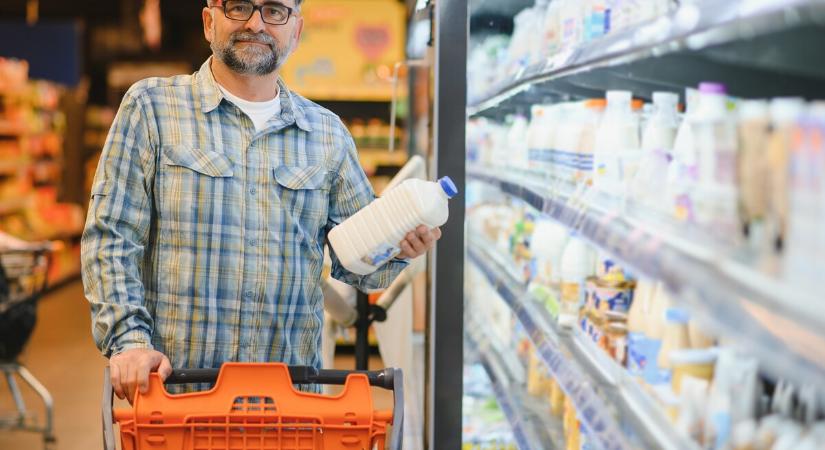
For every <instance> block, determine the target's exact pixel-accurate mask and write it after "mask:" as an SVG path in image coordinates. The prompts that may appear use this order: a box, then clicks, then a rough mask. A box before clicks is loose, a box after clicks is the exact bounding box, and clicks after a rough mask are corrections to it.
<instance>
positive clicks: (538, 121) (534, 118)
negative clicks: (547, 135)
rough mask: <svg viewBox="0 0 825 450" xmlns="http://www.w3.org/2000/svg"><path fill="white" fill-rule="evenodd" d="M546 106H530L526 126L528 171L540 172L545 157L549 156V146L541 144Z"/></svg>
mask: <svg viewBox="0 0 825 450" xmlns="http://www.w3.org/2000/svg"><path fill="white" fill-rule="evenodd" d="M546 114H547V108H546V107H545V106H544V105H533V106H532V107H531V108H530V126H529V127H528V128H527V168H528V170H529V171H530V172H533V173H540V169H541V168H542V167H543V166H544V160H545V158H549V155H550V148H544V147H543V146H542V145H541V141H542V139H541V134H542V133H543V132H544V125H545V122H546V120H545V117H546Z"/></svg>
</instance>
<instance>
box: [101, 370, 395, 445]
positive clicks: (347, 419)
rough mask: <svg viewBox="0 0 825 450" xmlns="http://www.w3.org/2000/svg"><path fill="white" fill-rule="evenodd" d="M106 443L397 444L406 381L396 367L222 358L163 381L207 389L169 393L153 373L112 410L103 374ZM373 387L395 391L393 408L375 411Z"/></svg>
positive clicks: (106, 372) (110, 396) (106, 373)
mask: <svg viewBox="0 0 825 450" xmlns="http://www.w3.org/2000/svg"><path fill="white" fill-rule="evenodd" d="M103 378H104V388H103V408H102V411H103V448H104V450H115V434H114V427H113V423H114V422H117V423H118V425H119V426H120V438H121V446H122V449H123V450H218V449H226V450H229V449H231V450H315V449H325V450H339V449H341V450H344V449H346V450H372V449H379V450H383V449H384V448H385V443H386V437H387V428H388V426H389V425H390V424H392V433H391V437H390V446H389V448H391V449H392V450H400V449H401V441H402V436H403V415H404V414H403V411H404V389H403V386H404V380H403V377H402V373H401V371H400V370H398V369H384V370H382V371H371V372H370V371H344V370H316V369H314V368H312V367H305V366H287V365H285V364H281V363H226V364H224V365H223V367H222V368H221V369H179V370H174V371H173V372H172V375H170V376H169V377H168V378H167V379H166V381H165V383H166V384H182V383H215V384H214V387H213V388H212V389H210V390H208V391H203V392H191V393H186V394H177V395H171V394H169V393H167V392H166V389H165V388H164V387H163V382H162V381H161V380H160V376H159V375H158V374H157V373H152V374H150V377H149V389H148V391H147V392H146V394H140V393H137V394H136V395H135V400H134V402H133V406H132V407H131V408H128V409H117V410H114V411H113V410H112V384H111V381H110V379H109V368H108V367H107V368H106V369H105V372H104V376H103ZM293 383H294V384H338V385H342V384H343V385H344V389H343V392H342V393H341V394H339V395H337V396H326V395H320V394H311V393H305V392H300V391H298V390H296V389H295V388H294V387H293ZM370 386H377V387H381V388H384V389H388V390H392V391H393V400H394V405H393V410H394V411H395V412H396V414H395V416H393V411H375V410H373V404H372V395H371V392H370Z"/></svg>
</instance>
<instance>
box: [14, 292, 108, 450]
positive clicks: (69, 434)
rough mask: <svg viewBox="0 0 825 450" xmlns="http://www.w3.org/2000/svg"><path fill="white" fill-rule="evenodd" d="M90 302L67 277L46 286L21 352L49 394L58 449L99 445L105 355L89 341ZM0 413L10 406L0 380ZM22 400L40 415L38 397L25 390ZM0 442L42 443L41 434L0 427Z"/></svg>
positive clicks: (17, 445) (25, 449)
mask: <svg viewBox="0 0 825 450" xmlns="http://www.w3.org/2000/svg"><path fill="white" fill-rule="evenodd" d="M90 322H91V317H90V315H89V306H88V303H87V302H86V299H85V298H84V297H83V286H82V284H81V283H80V282H79V281H77V282H72V283H69V284H67V285H65V286H63V287H61V288H58V289H56V290H54V291H51V292H50V293H49V294H48V295H46V296H44V297H43V299H41V301H40V304H39V306H38V317H37V326H36V327H35V330H34V334H33V335H32V338H31V340H30V341H29V344H28V347H27V349H26V351H25V352H24V353H23V355H22V357H21V361H22V362H23V364H24V365H25V366H26V367H27V368H28V369H29V371H31V373H32V374H34V376H35V377H37V378H38V379H39V380H40V382H41V383H43V385H45V386H46V389H48V390H49V392H51V394H52V397H54V429H55V434H56V435H57V446H56V449H58V450H75V449H77V450H79V449H95V448H100V447H101V438H100V396H101V381H102V379H103V378H102V377H103V367H105V365H106V360H105V358H103V357H102V356H101V355H100V353H99V352H98V351H97V348H96V347H95V345H94V342H93V341H92V336H91V331H90V330H91V328H90ZM0 389H2V390H0V414H4V415H5V413H6V412H8V411H11V410H13V407H14V404H13V402H12V398H11V395H9V391H8V389H7V387H6V385H5V383H3V384H2V385H0ZM25 400H26V404H27V406H28V407H29V408H30V409H32V410H35V411H37V412H38V414H40V417H42V410H43V408H42V402H41V401H40V400H39V399H38V398H37V397H35V395H34V394H33V393H32V392H30V391H29V390H26V392H25ZM0 448H2V449H7V450H29V449H32V450H35V449H40V448H42V442H41V439H40V435H37V434H34V433H26V432H17V431H15V432H10V431H0Z"/></svg>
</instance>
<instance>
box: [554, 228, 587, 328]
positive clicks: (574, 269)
mask: <svg viewBox="0 0 825 450" xmlns="http://www.w3.org/2000/svg"><path fill="white" fill-rule="evenodd" d="M595 261H596V255H595V253H594V252H593V250H592V249H591V248H590V246H588V245H587V243H585V242H584V241H582V240H581V239H577V238H576V235H575V233H571V235H570V240H569V241H568V242H567V245H566V246H565V248H564V253H563V254H562V257H561V308H560V310H559V324H560V325H563V326H569V327H573V326H575V324H576V322H577V321H578V319H579V310H580V308H581V305H582V303H583V300H584V283H585V280H586V279H587V277H589V276H591V275H593V273H594V272H595V270H594V269H595Z"/></svg>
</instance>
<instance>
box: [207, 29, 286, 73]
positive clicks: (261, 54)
mask: <svg viewBox="0 0 825 450" xmlns="http://www.w3.org/2000/svg"><path fill="white" fill-rule="evenodd" d="M247 39H249V40H257V41H259V42H262V43H264V44H266V45H268V46H269V49H267V48H264V47H258V46H254V45H248V46H245V48H243V49H239V48H238V47H236V44H237V42H238V41H239V40H247ZM209 46H210V48H212V52H213V53H214V54H215V56H216V57H217V58H218V59H220V60H221V61H222V62H223V63H224V64H226V66H227V67H229V69H231V70H232V71H234V72H236V73H238V74H241V75H269V74H271V73H272V72H274V71H276V70H277V69H278V68H279V67H280V66H281V64H282V63H283V60H284V55H285V54H286V49H283V48H280V47H279V46H278V42H277V41H275V39H273V38H272V37H271V36H269V35H262V34H254V33H246V32H235V33H232V34H231V35H230V36H229V38H228V39H227V40H226V41H223V42H218V41H217V40H216V39H214V38H213V39H212V43H211V44H210V45H209Z"/></svg>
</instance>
